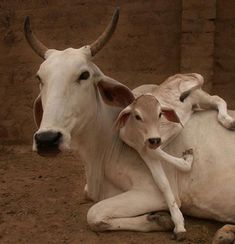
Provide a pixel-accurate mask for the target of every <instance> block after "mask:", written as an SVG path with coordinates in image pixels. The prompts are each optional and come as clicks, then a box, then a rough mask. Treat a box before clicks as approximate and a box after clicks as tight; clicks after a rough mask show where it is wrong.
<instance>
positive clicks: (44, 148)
mask: <svg viewBox="0 0 235 244" xmlns="http://www.w3.org/2000/svg"><path fill="white" fill-rule="evenodd" d="M34 138H35V142H36V145H37V151H38V154H40V155H42V156H50V155H55V154H57V153H59V152H60V150H59V145H60V143H61V140H62V134H61V133H60V132H53V131H46V132H39V133H36V134H35V136H34Z"/></svg>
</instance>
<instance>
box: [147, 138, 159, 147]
mask: <svg viewBox="0 0 235 244" xmlns="http://www.w3.org/2000/svg"><path fill="white" fill-rule="evenodd" d="M148 141H149V143H150V145H153V146H154V145H159V144H160V143H161V138H160V137H158V138H149V139H148Z"/></svg>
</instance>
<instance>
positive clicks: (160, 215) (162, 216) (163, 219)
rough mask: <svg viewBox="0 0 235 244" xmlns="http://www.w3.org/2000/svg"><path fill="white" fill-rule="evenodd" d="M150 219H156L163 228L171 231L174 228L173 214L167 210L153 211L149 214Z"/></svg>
mask: <svg viewBox="0 0 235 244" xmlns="http://www.w3.org/2000/svg"><path fill="white" fill-rule="evenodd" d="M147 219H148V220H149V221H155V222H157V223H158V224H159V225H160V226H162V228H163V230H165V231H169V230H173V229H174V227H175V225H174V223H173V221H172V219H171V216H170V214H169V213H167V212H153V213H150V214H149V215H148V216H147Z"/></svg>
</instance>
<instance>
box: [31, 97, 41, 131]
mask: <svg viewBox="0 0 235 244" xmlns="http://www.w3.org/2000/svg"><path fill="white" fill-rule="evenodd" d="M33 115H34V122H35V124H36V125H37V128H39V127H40V124H41V121H42V115H43V108H42V101H41V96H40V95H39V96H38V97H37V98H36V99H35V101H34V104H33Z"/></svg>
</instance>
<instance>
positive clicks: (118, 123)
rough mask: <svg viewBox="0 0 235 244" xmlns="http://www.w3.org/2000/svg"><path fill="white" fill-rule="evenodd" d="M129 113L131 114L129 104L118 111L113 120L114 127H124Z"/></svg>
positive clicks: (117, 128) (118, 128)
mask: <svg viewBox="0 0 235 244" xmlns="http://www.w3.org/2000/svg"><path fill="white" fill-rule="evenodd" d="M130 114H131V105H129V106H128V107H126V108H125V109H123V110H122V111H121V112H120V113H119V115H118V117H117V119H116V120H115V122H114V129H116V130H120V129H121V128H122V127H124V126H125V124H126V121H127V120H128V118H129V116H130Z"/></svg>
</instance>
